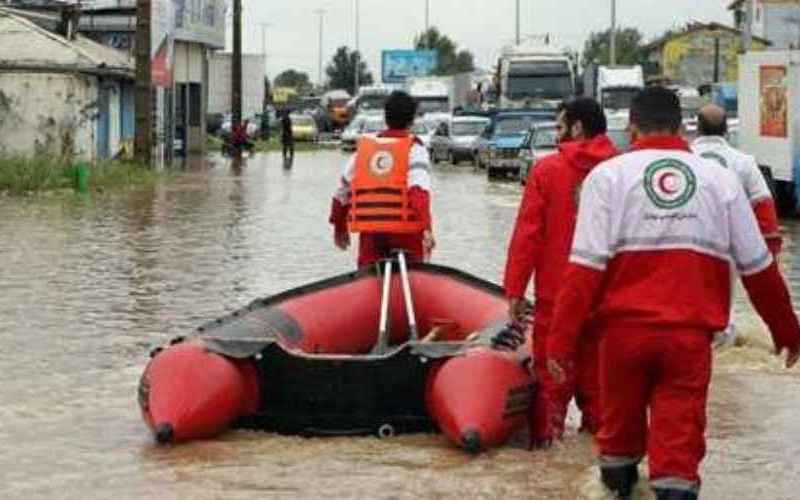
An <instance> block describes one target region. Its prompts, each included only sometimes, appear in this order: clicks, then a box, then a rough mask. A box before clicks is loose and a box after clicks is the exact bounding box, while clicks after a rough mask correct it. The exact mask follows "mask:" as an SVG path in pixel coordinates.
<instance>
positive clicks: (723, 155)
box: [692, 104, 783, 346]
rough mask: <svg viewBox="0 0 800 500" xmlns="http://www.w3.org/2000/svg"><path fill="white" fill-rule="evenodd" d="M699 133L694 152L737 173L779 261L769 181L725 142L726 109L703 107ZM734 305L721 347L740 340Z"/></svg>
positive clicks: (750, 160)
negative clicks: (735, 321) (738, 338)
mask: <svg viewBox="0 0 800 500" xmlns="http://www.w3.org/2000/svg"><path fill="white" fill-rule="evenodd" d="M697 131H698V135H699V137H698V138H697V139H696V140H695V141H694V142H693V143H692V150H693V151H694V152H695V153H696V154H698V155H700V156H702V157H703V158H706V159H709V160H713V161H714V162H715V163H718V164H719V165H721V166H723V167H725V168H727V169H730V170H731V171H733V173H734V174H736V177H737V178H738V179H739V182H740V183H741V184H742V187H744V191H745V193H746V194H747V199H748V200H750V205H751V206H752V207H753V211H754V212H755V215H756V220H757V221H758V226H759V228H760V229H761V234H762V235H763V236H764V239H765V240H766V243H767V247H769V250H770V252H772V255H773V256H774V257H775V258H777V257H778V255H779V254H780V252H781V248H782V246H783V239H782V238H781V233H780V229H779V228H778V213H777V210H776V209H775V201H774V199H773V198H772V192H771V191H770V190H769V186H767V181H766V180H765V179H764V175H763V174H762V173H761V170H759V168H758V163H756V160H755V158H753V157H752V156H750V155H747V154H745V153H743V152H741V151H739V150H737V149H735V148H734V147H733V146H731V145H730V143H728V141H727V140H726V139H725V137H726V136H727V135H728V117H727V115H726V113H725V109H723V108H722V107H720V106H717V105H715V104H709V105H706V106H704V107H703V108H701V109H700V113H699V115H698V120H697ZM732 302H733V300H731V319H730V322H729V323H728V326H727V327H726V328H725V330H724V331H722V332H720V333H719V334H718V335H717V340H716V344H718V345H720V346H722V345H726V344H732V343H733V342H734V341H735V340H736V326H735V324H734V317H733V303H732Z"/></svg>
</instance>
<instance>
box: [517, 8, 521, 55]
mask: <svg viewBox="0 0 800 500" xmlns="http://www.w3.org/2000/svg"><path fill="white" fill-rule="evenodd" d="M519 44H520V32H519V0H517V45H519Z"/></svg>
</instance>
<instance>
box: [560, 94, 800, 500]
mask: <svg viewBox="0 0 800 500" xmlns="http://www.w3.org/2000/svg"><path fill="white" fill-rule="evenodd" d="M680 126H681V109H680V102H679V100H678V97H677V96H676V95H675V94H674V93H673V92H671V91H669V90H668V89H665V88H660V87H653V88H648V89H646V90H644V91H642V92H641V93H640V94H639V95H638V96H637V97H636V98H635V99H634V101H633V104H632V107H631V111H630V132H631V136H632V144H633V146H632V150H631V152H630V153H627V154H624V155H621V156H618V157H616V158H614V159H612V160H609V161H608V162H606V163H604V164H602V165H600V166H598V167H597V168H595V170H594V171H593V172H592V173H591V174H590V175H589V177H588V178H587V179H586V182H585V183H584V186H583V189H582V193H581V202H580V207H579V209H578V221H577V226H576V230H575V239H574V242H573V245H572V252H571V255H570V263H569V264H568V266H567V269H566V271H565V273H564V275H563V276H562V286H561V288H560V289H559V295H558V298H557V299H556V305H555V313H554V316H553V325H554V330H553V331H552V332H551V335H550V337H549V339H548V346H547V348H548V355H549V369H550V372H551V375H552V376H553V377H554V379H555V380H556V382H563V381H564V380H565V379H566V372H567V371H568V370H569V369H570V367H571V366H572V365H573V364H574V362H575V358H576V352H577V349H578V345H579V344H580V343H581V342H584V340H585V339H584V338H583V337H582V336H581V334H582V332H584V330H583V328H582V327H583V324H584V322H585V321H586V319H587V316H588V315H589V314H590V313H594V318H593V322H594V324H595V325H596V326H597V328H598V333H599V334H600V335H601V337H600V338H601V345H600V407H601V411H602V415H601V419H600V430H599V432H598V433H597V442H598V445H599V451H600V460H599V464H600V470H601V478H602V480H603V482H604V483H605V485H606V486H607V487H608V488H609V489H610V490H612V491H614V492H616V494H617V496H618V497H619V498H629V497H630V494H631V491H632V489H633V485H634V484H635V483H636V482H637V481H638V468H637V464H638V463H639V461H640V460H641V459H642V457H643V456H644V455H645V454H647V455H648V460H649V468H650V482H651V486H652V487H653V488H654V489H655V492H656V494H657V497H658V499H659V500H691V499H696V498H697V495H698V492H699V488H700V476H699V474H698V467H699V465H700V462H701V461H702V459H703V456H704V455H705V436H704V431H705V427H706V402H707V397H708V386H709V382H710V378H711V339H712V334H713V332H716V331H719V330H720V329H722V328H723V327H724V326H725V325H726V324H727V322H728V313H729V301H730V287H731V267H730V263H731V262H733V263H735V265H736V267H737V269H738V272H739V274H740V276H742V280H743V282H744V285H745V288H746V289H747V292H748V294H749V296H750V299H751V301H752V302H753V305H754V306H755V309H756V311H757V312H758V314H759V315H760V316H761V317H762V318H763V319H764V321H765V322H766V324H767V326H768V327H769V330H770V333H771V334H772V338H773V341H774V343H775V346H776V351H777V353H781V352H782V351H783V350H788V357H787V359H786V366H787V368H791V367H792V366H794V365H795V364H796V363H797V360H798V357H800V324H798V320H797V317H796V315H795V313H794V311H793V309H792V303H791V298H790V296H789V291H788V289H787V287H786V283H785V281H784V280H783V278H782V276H781V275H780V272H779V270H778V266H777V264H776V262H775V260H774V259H773V257H772V254H771V253H770V252H769V250H768V249H767V246H766V244H765V243H764V238H763V237H761V235H760V234H759V228H758V224H757V222H756V219H755V216H754V215H753V210H752V208H751V207H750V203H749V201H748V200H747V196H746V195H745V192H744V190H743V189H742V187H741V185H740V184H739V181H738V180H737V179H736V176H735V174H734V173H733V172H731V171H729V170H721V169H718V168H712V167H711V164H710V163H709V160H705V159H703V158H701V157H699V156H696V155H694V154H692V153H691V152H690V151H689V145H688V144H687V143H686V142H685V141H684V140H683V139H682V138H681V137H680V136H679V135H678V131H679V129H680ZM714 167H716V166H714ZM556 325H557V326H556ZM648 411H649V413H648Z"/></svg>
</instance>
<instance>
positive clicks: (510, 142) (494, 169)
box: [477, 110, 555, 179]
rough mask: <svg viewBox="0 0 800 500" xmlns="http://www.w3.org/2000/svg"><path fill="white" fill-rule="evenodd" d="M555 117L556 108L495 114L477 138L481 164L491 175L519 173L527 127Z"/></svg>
mask: <svg viewBox="0 0 800 500" xmlns="http://www.w3.org/2000/svg"><path fill="white" fill-rule="evenodd" d="M553 121H555V110H546V111H545V110H526V111H504V112H501V113H498V114H497V115H495V117H494V119H493V120H492V122H491V125H490V126H489V127H487V129H486V130H485V132H484V133H483V135H482V136H481V138H480V139H479V140H478V141H477V149H478V166H479V167H485V168H486V171H487V175H488V177H489V178H490V179H493V178H495V177H499V176H504V175H509V174H510V175H512V176H513V177H518V176H519V153H520V149H521V148H522V143H523V141H524V140H525V137H526V136H527V134H528V131H529V130H530V129H531V128H532V127H534V125H535V124H537V123H541V122H553Z"/></svg>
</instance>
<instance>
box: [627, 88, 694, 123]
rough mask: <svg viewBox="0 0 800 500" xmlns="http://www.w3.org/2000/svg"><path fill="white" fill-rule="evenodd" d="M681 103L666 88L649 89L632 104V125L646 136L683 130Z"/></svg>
mask: <svg viewBox="0 0 800 500" xmlns="http://www.w3.org/2000/svg"><path fill="white" fill-rule="evenodd" d="M681 123H683V117H682V115H681V101H680V99H678V95H677V94H675V92H673V91H671V90H670V89H668V88H666V87H647V88H646V89H644V90H642V91H641V92H639V95H637V96H636V97H634V99H633V103H632V104H631V124H633V125H636V127H637V128H638V129H639V130H640V131H642V132H643V133H645V134H650V133H653V132H671V133H673V134H677V133H678V131H679V130H680V129H681Z"/></svg>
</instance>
